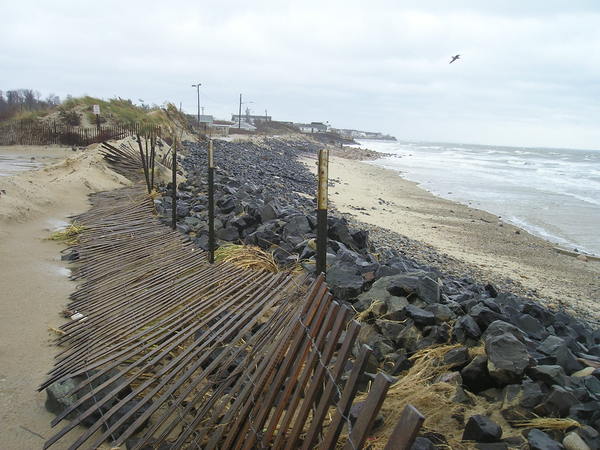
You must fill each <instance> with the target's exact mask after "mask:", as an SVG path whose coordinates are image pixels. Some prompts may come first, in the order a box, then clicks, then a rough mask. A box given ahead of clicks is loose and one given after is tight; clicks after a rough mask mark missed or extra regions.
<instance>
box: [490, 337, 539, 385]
mask: <svg viewBox="0 0 600 450" xmlns="http://www.w3.org/2000/svg"><path fill="white" fill-rule="evenodd" d="M485 352H486V354H487V357H488V372H489V373H490V376H491V377H492V378H493V379H494V380H495V381H496V382H497V383H498V384H499V385H501V386H503V385H506V384H512V383H517V382H519V381H520V380H521V379H522V378H523V374H524V373H525V369H526V368H527V367H528V366H529V353H528V352H527V348H526V347H525V345H524V344H523V343H522V342H521V341H519V340H518V339H517V338H515V337H514V336H513V335H512V334H503V335H500V336H493V335H491V336H488V337H487V338H486V340H485Z"/></svg>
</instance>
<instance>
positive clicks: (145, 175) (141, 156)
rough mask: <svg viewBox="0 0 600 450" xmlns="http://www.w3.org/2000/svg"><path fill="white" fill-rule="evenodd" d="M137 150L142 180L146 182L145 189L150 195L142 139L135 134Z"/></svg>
mask: <svg viewBox="0 0 600 450" xmlns="http://www.w3.org/2000/svg"><path fill="white" fill-rule="evenodd" d="M136 138H137V143H138V148H139V149H140V160H141V162H142V169H143V170H144V179H145V180H146V189H148V193H150V177H149V176H148V166H147V164H146V162H147V161H146V157H145V156H144V149H143V148H142V138H141V137H140V135H139V134H136Z"/></svg>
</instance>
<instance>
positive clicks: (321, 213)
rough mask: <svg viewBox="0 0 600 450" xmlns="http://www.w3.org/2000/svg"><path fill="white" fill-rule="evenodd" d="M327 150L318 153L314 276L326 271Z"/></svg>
mask: <svg viewBox="0 0 600 450" xmlns="http://www.w3.org/2000/svg"><path fill="white" fill-rule="evenodd" d="M328 163H329V150H327V149H322V150H320V151H319V187H318V193H317V261H316V263H317V264H316V265H317V267H316V272H315V273H316V275H317V276H318V275H319V274H321V273H322V274H325V273H326V271H327V185H328V173H327V172H328Z"/></svg>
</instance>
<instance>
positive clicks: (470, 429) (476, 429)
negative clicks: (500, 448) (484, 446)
mask: <svg viewBox="0 0 600 450" xmlns="http://www.w3.org/2000/svg"><path fill="white" fill-rule="evenodd" d="M501 437H502V428H500V426H499V425H498V424H497V423H496V422H494V421H493V420H491V419H490V418H489V417H486V416H482V415H480V414H477V415H475V416H471V417H469V420H468V421H467V425H466V426H465V430H464V432H463V435H462V439H463V441H475V442H498V441H499V440H500V438H501Z"/></svg>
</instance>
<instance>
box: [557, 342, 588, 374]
mask: <svg viewBox="0 0 600 450" xmlns="http://www.w3.org/2000/svg"><path fill="white" fill-rule="evenodd" d="M551 356H553V357H554V358H556V364H558V365H559V366H562V368H563V369H565V372H566V373H567V374H569V375H570V374H572V373H573V372H577V371H578V370H581V369H583V367H584V366H583V364H581V363H580V362H579V361H577V358H576V356H575V355H574V354H573V352H572V351H571V350H570V349H569V347H568V346H567V345H561V346H560V347H558V349H557V350H556V351H555V352H554V354H552V355H551Z"/></svg>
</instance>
